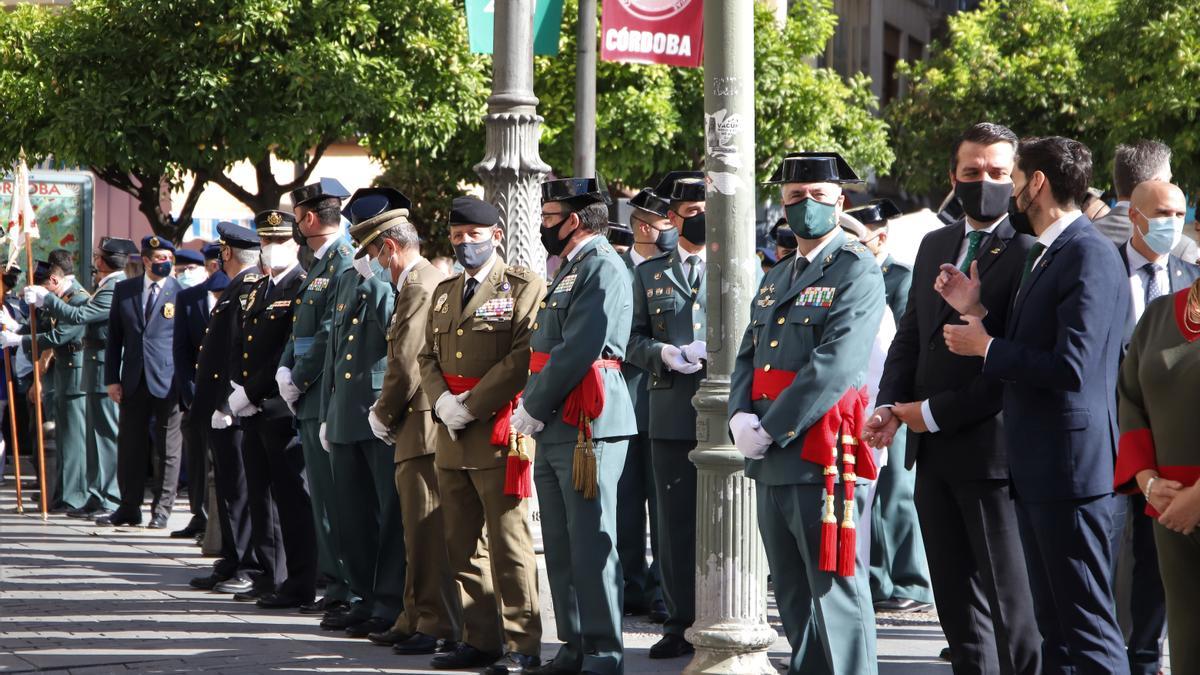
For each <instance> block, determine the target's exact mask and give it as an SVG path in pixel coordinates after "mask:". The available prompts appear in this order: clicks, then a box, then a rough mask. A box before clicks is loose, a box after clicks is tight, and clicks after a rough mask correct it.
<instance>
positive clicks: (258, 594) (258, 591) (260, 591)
mask: <svg viewBox="0 0 1200 675" xmlns="http://www.w3.org/2000/svg"><path fill="white" fill-rule="evenodd" d="M273 594H274V592H273V591H268V590H267V589H265V588H254V587H253V586H252V587H251V588H250V590H248V591H243V592H241V593H234V594H233V599H234V600H237V601H238V602H251V601H254V602H258V599H259V598H262V597H266V596H268V595H273Z"/></svg>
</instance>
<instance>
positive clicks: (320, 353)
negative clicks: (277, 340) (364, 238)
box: [279, 239, 366, 424]
mask: <svg viewBox="0 0 1200 675" xmlns="http://www.w3.org/2000/svg"><path fill="white" fill-rule="evenodd" d="M351 255H353V250H352V249H351V248H350V245H349V244H347V243H346V242H345V240H344V239H338V240H335V241H334V242H333V243H332V244H330V246H329V249H328V250H326V251H325V254H324V255H323V256H321V257H320V259H318V260H315V261H314V262H313V265H312V267H310V268H309V269H308V279H306V280H305V282H304V285H302V286H301V287H300V294H299V295H297V296H296V299H295V301H294V302H295V305H296V307H295V311H294V312H293V313H292V339H291V340H290V341H289V342H288V344H287V345H286V346H285V347H284V348H283V356H281V357H280V359H279V365H281V366H283V367H286V368H291V370H292V382H293V383H294V384H295V385H296V387H297V388H298V389H300V391H301V392H303V393H302V394H301V396H300V400H299V401H297V402H296V419H298V420H315V419H318V418H319V417H320V414H321V394H320V391H321V390H320V389H319V388H318V389H313V387H315V386H316V384H317V381H318V380H320V378H321V374H322V373H323V372H324V370H325V351H326V342H327V341H328V339H329V322H330V320H331V319H332V317H333V304H334V303H333V302H332V301H331V297H332V296H333V286H334V282H335V281H336V280H337V278H338V275H340V274H341V273H342V271H343V270H345V269H347V268H349V267H350V256H351ZM310 389H312V390H313V391H314V392H315V393H314V394H313V395H312V396H309V395H308V391H309V390H310ZM362 421H363V422H364V424H365V422H366V418H365V417H364V418H363V420H362Z"/></svg>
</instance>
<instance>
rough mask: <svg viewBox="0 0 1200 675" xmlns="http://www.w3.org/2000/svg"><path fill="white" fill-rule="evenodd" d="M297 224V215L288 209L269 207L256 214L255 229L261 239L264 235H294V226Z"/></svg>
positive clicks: (289, 236)
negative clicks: (281, 209)
mask: <svg viewBox="0 0 1200 675" xmlns="http://www.w3.org/2000/svg"><path fill="white" fill-rule="evenodd" d="M295 226H296V216H294V215H292V214H290V213H288V212H287V211H280V210H278V209H268V210H266V211H259V212H258V213H256V214H254V229H255V231H256V232H258V237H259V239H261V238H263V237H288V238H291V236H292V228H293V227H295Z"/></svg>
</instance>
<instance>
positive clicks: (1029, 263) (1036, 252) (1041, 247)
mask: <svg viewBox="0 0 1200 675" xmlns="http://www.w3.org/2000/svg"><path fill="white" fill-rule="evenodd" d="M1045 250H1046V245H1045V244H1042V243H1040V242H1039V243H1036V244H1034V245H1033V248H1031V249H1029V255H1027V256H1025V270H1024V271H1022V272H1021V285H1022V286H1024V285H1025V280H1026V279H1028V278H1029V273H1030V272H1031V271H1033V263H1034V262H1036V261H1037V259H1038V256H1040V255H1041V254H1042V251H1045Z"/></svg>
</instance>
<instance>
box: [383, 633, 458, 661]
mask: <svg viewBox="0 0 1200 675" xmlns="http://www.w3.org/2000/svg"><path fill="white" fill-rule="evenodd" d="M392 651H393V652H395V653H397V654H401V655H404V656H413V655H415V654H437V653H440V652H445V651H447V644H446V641H445V640H439V639H438V638H435V637H433V636H432V635H426V634H425V633H413V634H412V635H410V636H408V638H406V639H404V640H400V641H399V642H397V643H396V646H394V647H392Z"/></svg>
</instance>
